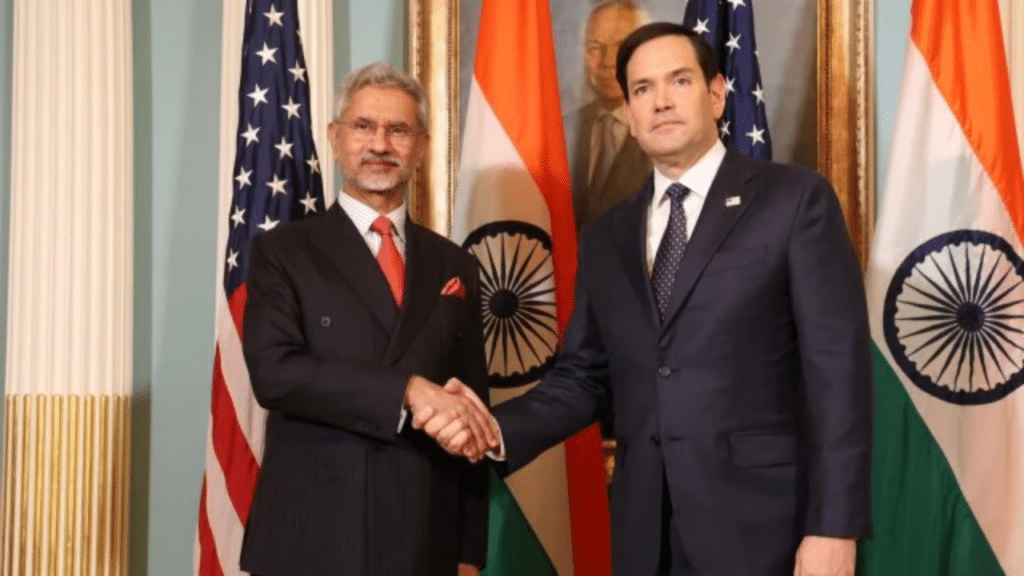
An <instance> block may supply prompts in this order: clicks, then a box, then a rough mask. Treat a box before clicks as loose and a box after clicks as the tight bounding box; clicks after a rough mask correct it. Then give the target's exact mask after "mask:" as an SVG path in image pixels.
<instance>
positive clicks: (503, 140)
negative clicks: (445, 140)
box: [451, 76, 551, 244]
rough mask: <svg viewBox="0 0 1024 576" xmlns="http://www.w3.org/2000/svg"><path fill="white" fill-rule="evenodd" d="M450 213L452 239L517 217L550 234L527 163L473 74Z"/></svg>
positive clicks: (544, 206) (545, 211)
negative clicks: (453, 202) (457, 187)
mask: <svg viewBox="0 0 1024 576" xmlns="http://www.w3.org/2000/svg"><path fill="white" fill-rule="evenodd" d="M462 141H463V142H466V143H467V144H466V145H464V146H463V147H462V158H461V162H460V165H459V190H458V193H457V194H456V196H455V210H454V211H453V213H452V236H451V237H452V240H454V241H455V242H456V243H459V244H461V243H462V241H463V240H465V239H466V236H467V235H469V233H470V232H472V231H473V230H475V229H476V228H478V227H479V226H481V225H483V224H486V223H488V222H494V221H496V220H519V221H522V222H528V223H530V224H533V225H534V226H537V227H539V228H542V229H544V230H547V231H548V233H549V234H550V232H551V216H550V214H548V205H547V203H546V202H545V201H544V196H543V194H541V192H540V189H539V188H537V183H536V182H534V180H533V176H531V175H530V173H529V171H527V169H526V163H525V162H523V158H522V156H520V155H519V151H518V150H517V149H516V147H515V145H514V144H513V143H512V140H511V139H510V138H509V135H508V133H507V132H506V131H505V128H504V127H503V126H502V125H501V122H500V121H498V117H497V116H495V114H494V110H492V109H491V106H490V104H488V103H487V100H486V97H485V96H484V93H483V92H482V91H481V89H480V85H479V84H478V83H477V81H476V77H475V76H474V77H473V82H472V84H471V85H470V88H469V103H468V105H467V109H466V130H465V134H464V135H463V137H462Z"/></svg>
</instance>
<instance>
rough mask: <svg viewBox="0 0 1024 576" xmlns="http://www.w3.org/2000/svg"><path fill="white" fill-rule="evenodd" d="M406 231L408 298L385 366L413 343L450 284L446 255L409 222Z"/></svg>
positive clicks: (420, 229) (406, 296)
mask: <svg viewBox="0 0 1024 576" xmlns="http://www.w3.org/2000/svg"><path fill="white" fill-rule="evenodd" d="M405 230H406V242H405V295H404V298H403V303H402V308H401V311H400V312H399V313H398V325H397V326H396V327H395V331H394V333H393V334H392V336H391V342H390V344H388V349H387V352H385V353H384V363H385V364H392V363H394V362H395V361H396V360H397V359H398V358H399V357H400V356H401V355H402V352H404V351H405V349H406V348H407V347H408V346H409V343H410V342H412V339H413V337H414V336H416V334H417V332H419V329H420V326H422V325H423V322H424V321H425V320H426V319H427V316H428V315H429V314H430V311H431V310H433V308H434V306H435V303H436V301H437V299H438V297H439V296H440V295H441V288H442V287H443V286H442V283H443V282H444V281H445V280H447V278H445V277H444V273H445V269H446V268H447V267H446V266H445V262H444V255H443V254H442V253H441V252H440V251H437V250H435V251H431V250H430V247H429V246H428V245H427V242H428V238H427V234H429V232H427V231H426V230H424V229H423V228H420V227H419V226H417V225H416V224H413V223H412V221H411V220H409V219H406V226H405ZM382 276H383V274H382ZM467 280H468V279H467Z"/></svg>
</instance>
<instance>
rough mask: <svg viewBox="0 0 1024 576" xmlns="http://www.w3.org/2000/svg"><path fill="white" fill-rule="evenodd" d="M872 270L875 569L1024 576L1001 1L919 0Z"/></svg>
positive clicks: (1023, 309)
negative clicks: (874, 412) (874, 407)
mask: <svg viewBox="0 0 1024 576" xmlns="http://www.w3.org/2000/svg"><path fill="white" fill-rule="evenodd" d="M912 18H913V25H912V30H911V37H910V44H909V46H908V48H907V54H906V62H905V65H904V76H903V87H902V92H901V94H900V100H899V108H898V115H897V121H896V131H895V138H894V142H893V148H892V155H891V157H890V162H889V166H890V169H889V174H888V179H887V181H886V184H885V188H884V195H883V196H882V199H881V212H880V217H879V223H878V229H877V231H876V234H875V237H874V243H873V246H872V251H871V260H870V264H869V268H868V298H869V301H870V302H869V304H870V312H871V331H872V336H873V338H874V343H875V351H876V365H875V379H876V386H877V388H876V399H875V406H876V434H875V442H876V446H875V469H874V488H873V489H874V510H873V513H874V524H875V534H874V537H873V538H871V539H870V540H867V541H865V542H864V544H863V546H862V552H863V553H862V556H861V559H860V560H861V571H860V572H858V574H868V575H892V574H908V575H917V574H922V575H940V574H941V575H943V576H946V575H953V576H986V575H990V574H1007V575H1013V576H1017V575H1019V574H1024V390H1022V389H1021V384H1022V382H1024V260H1022V256H1024V249H1022V239H1024V180H1022V176H1021V163H1020V154H1019V148H1018V142H1017V137H1016V135H1015V132H1014V120H1013V118H1014V116H1013V109H1012V107H1011V100H1010V83H1009V78H1008V74H1007V66H1006V60H1005V56H1004V54H1005V53H1004V50H1003V39H1002V32H1001V28H1000V21H999V7H998V4H997V0H916V1H915V2H914V4H913V8H912Z"/></svg>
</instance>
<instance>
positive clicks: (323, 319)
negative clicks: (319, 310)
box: [320, 316, 331, 328]
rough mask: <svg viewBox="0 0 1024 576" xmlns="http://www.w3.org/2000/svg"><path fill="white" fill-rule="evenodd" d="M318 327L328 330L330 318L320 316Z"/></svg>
mask: <svg viewBox="0 0 1024 576" xmlns="http://www.w3.org/2000/svg"><path fill="white" fill-rule="evenodd" d="M320 325H321V326H323V327H324V328H330V327H331V317H330V316H321V317H320Z"/></svg>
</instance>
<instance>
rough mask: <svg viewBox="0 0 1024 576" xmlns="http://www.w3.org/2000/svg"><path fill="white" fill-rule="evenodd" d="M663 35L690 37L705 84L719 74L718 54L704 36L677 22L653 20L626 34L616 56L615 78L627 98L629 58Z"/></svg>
mask: <svg viewBox="0 0 1024 576" xmlns="http://www.w3.org/2000/svg"><path fill="white" fill-rule="evenodd" d="M662 36H685V37H687V38H689V39H690V44H692V45H693V50H694V52H696V53H697V63H698V64H699V65H700V71H701V72H702V73H703V74H704V83H705V84H707V83H710V82H711V80H712V79H713V78H714V77H715V76H717V75H718V56H717V55H716V54H715V50H714V48H712V47H711V45H710V44H708V42H707V40H705V39H704V37H703V36H701V35H700V34H699V33H697V32H694V31H693V29H691V28H687V27H686V26H683V25H682V24H676V23H675V22H651V23H650V24H645V25H643V26H641V27H639V28H637V29H636V30H634V31H633V33H632V34H630V35H629V36H626V39H625V40H623V41H622V44H621V45H620V46H619V53H618V54H617V55H616V57H615V78H616V79H617V80H618V81H619V87H620V88H622V94H623V96H625V97H626V100H629V89H628V86H627V81H626V65H627V64H629V59H630V58H632V57H633V53H634V52H636V49H637V48H639V47H640V46H641V45H643V44H645V43H647V42H649V41H651V40H654V39H655V38H660V37H662Z"/></svg>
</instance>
